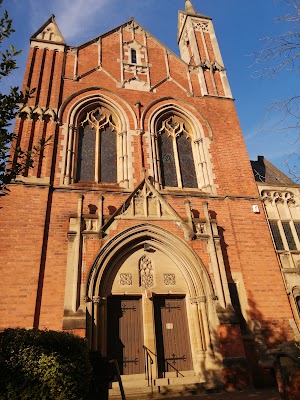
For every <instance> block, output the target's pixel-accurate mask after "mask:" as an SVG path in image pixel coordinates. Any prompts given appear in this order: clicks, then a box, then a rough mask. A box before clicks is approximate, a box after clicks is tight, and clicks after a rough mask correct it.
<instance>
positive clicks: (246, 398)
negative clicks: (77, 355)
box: [109, 388, 281, 400]
mask: <svg viewBox="0 0 300 400" xmlns="http://www.w3.org/2000/svg"><path fill="white" fill-rule="evenodd" d="M177 389H179V388H177ZM125 395H126V400H152V399H153V400H160V399H168V400H179V399H184V400H280V399H281V397H280V395H279V393H278V391H277V390H276V389H260V390H245V391H236V392H225V391H219V392H217V393H212V392H210V393H207V392H205V391H202V392H201V393H197V394H191V393H188V392H186V391H181V390H179V391H177V392H163V393H158V392H154V393H153V394H151V391H150V393H138V392H136V393H131V394H126V392H125ZM112 398H113V399H114V400H121V399H122V398H121V396H120V395H119V397H112ZM109 399H111V397H110V396H109Z"/></svg>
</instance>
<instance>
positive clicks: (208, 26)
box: [178, 0, 232, 97]
mask: <svg viewBox="0 0 300 400" xmlns="http://www.w3.org/2000/svg"><path fill="white" fill-rule="evenodd" d="M178 45H179V49H180V54H181V58H182V59H183V60H184V61H185V62H186V63H188V64H189V65H190V68H191V71H194V72H195V73H197V74H198V78H199V82H200V87H201V92H202V95H212V96H222V97H232V94H231V90H230V87H229V83H228V79H227V76H226V71H225V67H224V64H223V60H222V56H221V53H220V49H219V45H218V41H217V38H216V35H215V31H214V27H213V23H212V19H211V18H210V17H207V16H205V15H202V14H198V13H197V12H196V11H195V9H194V7H193V5H192V3H191V1H190V0H186V1H185V10H184V11H179V12H178Z"/></svg>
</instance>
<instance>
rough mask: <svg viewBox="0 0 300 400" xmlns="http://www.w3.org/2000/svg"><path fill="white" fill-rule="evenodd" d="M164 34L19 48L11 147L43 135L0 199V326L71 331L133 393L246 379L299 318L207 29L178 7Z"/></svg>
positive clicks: (45, 41)
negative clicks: (24, 55) (163, 37)
mask: <svg viewBox="0 0 300 400" xmlns="http://www.w3.org/2000/svg"><path fill="white" fill-rule="evenodd" d="M174 35H175V32H174ZM177 35H178V45H179V49H180V55H181V56H180V57H178V56H177V55H176V54H174V53H173V52H172V51H171V50H169V49H168V48H166V47H165V46H164V45H163V44H162V43H161V42H160V41H159V40H158V39H156V38H155V37H153V36H152V35H151V33H150V32H148V31H147V30H146V29H145V28H144V27H142V26H141V25H140V24H139V23H138V22H137V21H135V20H134V19H130V20H129V21H127V22H125V23H124V24H122V25H120V26H117V27H114V28H113V29H112V30H110V31H109V32H106V33H104V34H101V35H100V36H98V37H96V38H94V39H92V40H90V41H89V42H87V43H84V44H81V45H80V46H78V47H72V46H69V45H68V44H67V43H66V42H65V40H64V38H63V36H62V34H61V32H60V29H59V27H58V26H57V24H56V22H55V19H54V16H51V17H50V18H49V19H48V21H46V22H45V24H44V25H43V26H42V27H41V28H40V29H39V30H38V31H37V32H36V33H35V34H34V35H33V36H32V37H31V39H30V43H31V45H30V51H29V57H28V63H27V68H26V72H25V76H24V88H25V87H26V86H27V87H30V88H36V92H35V94H34V96H33V97H32V98H31V99H29V101H28V104H26V105H24V106H23V107H22V108H21V109H20V112H19V116H18V117H17V120H16V126H15V132H16V134H17V137H18V139H17V144H18V145H19V146H20V147H21V148H22V150H24V151H26V150H31V149H32V148H34V146H36V145H38V143H39V141H40V140H41V139H47V138H50V139H49V141H48V143H47V145H46V146H45V148H44V149H43V152H42V154H41V155H40V157H39V158H38V159H37V160H36V162H35V164H34V168H32V169H28V170H27V171H25V173H24V176H23V175H22V176H18V178H17V179H16V181H15V182H14V183H12V184H11V185H10V187H9V189H10V192H9V194H8V195H6V196H2V197H1V199H0V200H1V202H0V205H1V206H0V219H1V227H0V248H1V255H2V257H1V291H0V308H1V313H0V330H3V329H5V328H7V327H11V328H14V327H24V328H38V329H52V330H64V331H68V332H72V333H74V334H76V335H80V336H82V337H85V338H87V341H88V344H89V346H90V348H91V349H92V350H96V351H99V352H100V353H101V354H102V355H103V356H105V357H108V358H109V359H116V360H117V361H118V364H119V368H120V372H121V375H123V376H126V375H135V376H136V381H140V382H141V385H143V383H142V382H144V381H145V369H146V370H147V368H148V367H149V365H150V364H151V363H152V362H153V364H151V365H152V372H153V384H154V385H155V386H156V387H165V386H169V385H176V384H183V383H184V384H195V385H197V384H207V385H209V384H210V385H211V384H214V383H219V382H224V383H225V384H227V385H228V386H230V384H235V383H236V382H237V381H238V380H239V381H242V382H241V384H243V383H244V384H245V385H246V384H252V383H259V382H258V381H259V378H260V377H261V376H264V373H265V372H264V370H263V369H262V367H261V362H260V361H261V360H262V359H263V357H264V355H265V352H266V350H267V349H268V348H270V347H276V345H277V344H278V343H281V342H284V341H286V340H289V339H294V338H295V335H296V336H297V334H298V329H299V321H298V319H299V318H298V319H297V318H295V314H297V312H296V311H295V310H296V306H295V304H294V305H292V306H291V301H290V300H291V299H289V296H288V295H287V291H286V286H285V281H284V279H283V277H282V273H281V268H280V265H279V260H278V255H277V254H276V251H275V250H274V245H273V239H272V236H271V234H270V230H269V222H268V219H267V216H266V213H265V211H264V204H263V199H262V196H261V194H260V192H259V190H258V187H257V184H256V182H255V179H254V176H253V172H252V168H251V164H250V161H249V158H248V154H247V150H246V146H245V143H244V139H243V135H242V132H241V128H240V125H239V121H238V117H237V113H236V109H235V105H234V100H233V97H232V93H231V90H230V85H229V82H228V79H227V75H226V66H224V64H223V60H222V56H221V52H220V49H219V46H218V41H217V37H216V34H215V31H214V26H213V22H212V19H211V18H210V17H208V16H205V15H202V14H199V13H197V12H196V11H195V9H194V7H193V5H192V4H191V2H190V1H189V0H186V1H185V10H183V11H179V12H178V32H177ZM263 196H265V195H263ZM266 196H267V194H266ZM272 196H273V195H272ZM288 200H289V199H286V205H285V206H286V207H288V206H289V205H288V204H289V201H288ZM294 212H295V213H297V212H298V213H299V209H298V211H294ZM297 218H298V220H300V217H299V216H298V217H297ZM297 240H298V239H297ZM297 243H298V244H299V240H298V242H297ZM299 250H300V248H299ZM298 256H299V255H298ZM282 257H283V256H282ZM295 265H296V264H295ZM298 265H299V263H298ZM290 268H294V267H293V266H292V264H291V265H290ZM297 293H298V292H297ZM299 296H300V289H299ZM299 298H300V297H299ZM125 381H126V379H125ZM232 382H233V383H232Z"/></svg>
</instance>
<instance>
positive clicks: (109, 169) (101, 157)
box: [76, 106, 117, 183]
mask: <svg viewBox="0 0 300 400" xmlns="http://www.w3.org/2000/svg"><path fill="white" fill-rule="evenodd" d="M78 133H79V135H78V150H77V169H76V181H77V182H80V181H94V182H107V183H114V182H117V134H116V133H117V126H116V124H115V122H114V120H113V117H112V114H111V113H110V112H109V111H108V110H106V109H104V108H103V107H100V106H99V107H97V108H94V109H92V110H89V111H87V112H86V114H85V115H84V116H83V118H82V119H81V122H80V123H79V127H78Z"/></svg>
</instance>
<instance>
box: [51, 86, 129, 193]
mask: <svg viewBox="0 0 300 400" xmlns="http://www.w3.org/2000/svg"><path fill="white" fill-rule="evenodd" d="M79 95H82V93H78V96H79ZM78 96H72V97H71V98H70V99H69V102H67V101H66V102H65V103H64V104H63V105H62V108H61V110H60V112H59V117H60V120H61V125H62V141H61V145H62V153H61V156H62V162H61V164H60V170H61V176H60V178H61V184H63V185H69V184H74V183H75V174H76V159H77V158H76V157H77V142H78V125H79V120H80V118H81V117H82V115H83V114H84V113H85V112H86V111H87V110H90V109H92V108H97V107H103V109H105V110H106V112H108V113H110V114H111V116H112V117H113V119H114V121H115V125H116V127H117V160H118V165H117V183H118V184H120V186H121V187H125V188H127V187H129V186H130V183H129V181H130V179H131V175H132V174H131V171H132V159H131V154H130V152H129V144H130V143H131V141H132V137H131V136H132V135H133V134H134V133H135V130H133V131H132V130H130V124H129V118H128V115H130V116H131V118H132V117H133V119H134V125H135V126H137V124H136V121H135V114H134V112H133V110H131V108H130V107H129V106H128V105H127V104H121V103H122V102H121V101H120V102H119V101H117V100H115V99H113V98H111V97H109V96H108V95H107V94H105V95H104V94H103V93H97V92H96V91H91V92H87V93H85V96H83V97H82V96H81V97H78ZM67 108H68V110H67ZM127 108H128V109H127Z"/></svg>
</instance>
